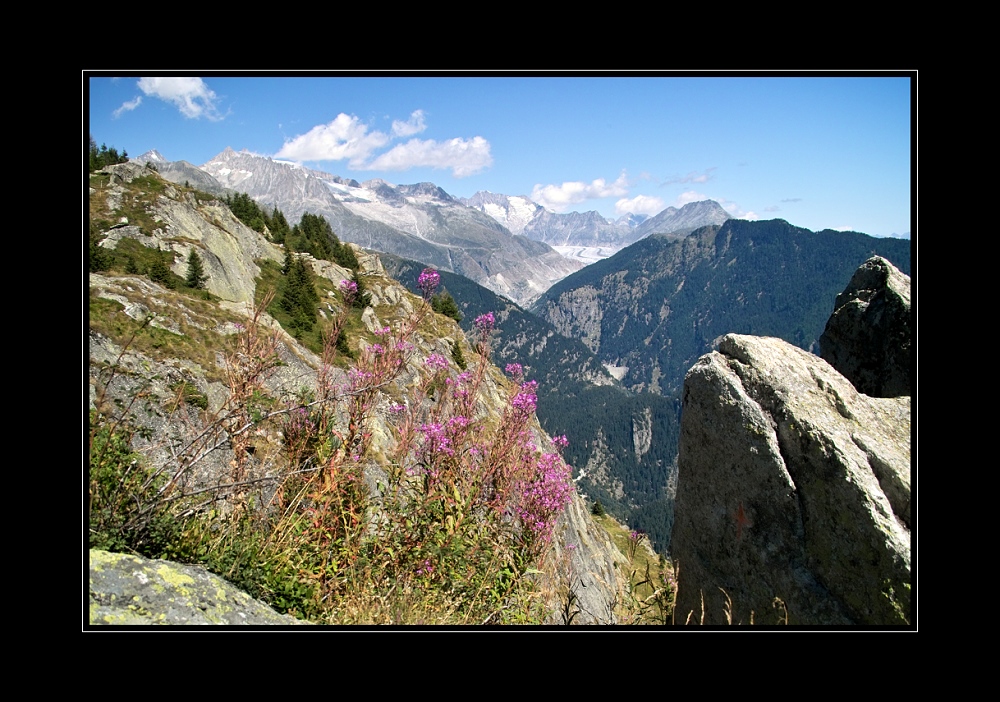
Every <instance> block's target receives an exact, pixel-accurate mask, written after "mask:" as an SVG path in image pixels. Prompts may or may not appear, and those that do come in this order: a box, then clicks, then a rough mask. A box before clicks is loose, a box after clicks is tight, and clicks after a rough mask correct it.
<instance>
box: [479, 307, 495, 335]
mask: <svg viewBox="0 0 1000 702" xmlns="http://www.w3.org/2000/svg"><path fill="white" fill-rule="evenodd" d="M475 325H476V329H477V330H478V331H479V333H480V334H489V333H490V332H491V331H493V327H494V326H496V319H495V318H494V317H493V313H492V312H487V313H486V314H481V315H479V316H478V317H476V321H475Z"/></svg>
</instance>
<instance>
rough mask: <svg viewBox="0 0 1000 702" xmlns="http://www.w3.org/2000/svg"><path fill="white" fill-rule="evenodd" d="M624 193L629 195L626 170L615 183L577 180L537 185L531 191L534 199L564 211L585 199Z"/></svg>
mask: <svg viewBox="0 0 1000 702" xmlns="http://www.w3.org/2000/svg"><path fill="white" fill-rule="evenodd" d="M624 195H628V182H627V181H626V179H625V173H624V172H622V174H621V175H620V176H618V179H617V180H616V181H614V182H613V183H608V182H607V181H606V180H604V178H598V179H596V180H592V181H591V182H590V183H584V182H583V181H579V180H576V181H569V182H566V183H563V184H562V185H536V186H535V187H534V189H532V191H531V199H532V200H534V201H535V202H537V203H538V204H539V205H541V206H542V207H545V208H547V209H550V210H552V211H554V212H562V211H563V210H565V209H566V208H567V207H569V206H570V205H575V204H577V203H579V202H583V201H584V200H593V199H597V198H602V197H622V196H624Z"/></svg>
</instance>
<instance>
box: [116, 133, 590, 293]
mask: <svg viewBox="0 0 1000 702" xmlns="http://www.w3.org/2000/svg"><path fill="white" fill-rule="evenodd" d="M134 160H136V161H140V162H145V161H150V162H152V163H154V164H155V165H156V166H157V168H158V170H160V172H161V173H162V174H163V175H164V177H166V178H167V179H168V180H172V181H174V182H184V181H189V182H190V183H192V184H197V187H199V188H202V189H205V190H207V191H208V192H211V193H215V194H218V193H221V192H243V193H246V194H248V195H249V196H250V197H252V198H253V199H254V200H256V201H257V202H258V203H260V204H261V205H263V206H265V207H278V209H280V210H281V211H282V212H283V213H284V215H285V217H286V219H287V220H288V221H289V222H291V223H295V222H297V221H298V220H299V219H300V218H301V216H302V214H304V213H306V212H309V213H311V214H317V215H322V216H323V217H325V218H326V219H327V221H329V223H330V225H331V226H332V227H333V230H334V232H335V233H336V234H337V236H338V237H340V239H342V240H343V241H350V242H353V243H356V244H358V245H360V246H364V247H366V248H369V249H374V250H376V251H383V252H387V253H391V254H395V255H398V256H403V257H406V258H410V259H415V260H418V261H420V262H422V263H424V264H426V265H430V266H433V267H435V268H438V269H440V270H445V271H453V272H455V273H459V274H461V275H464V276H466V277H468V278H470V279H472V280H475V281H476V282H478V283H481V284H482V285H484V286H486V287H487V288H489V289H491V290H493V291H494V292H497V293H499V294H501V295H504V296H506V297H508V298H510V299H512V300H514V301H516V302H519V303H521V304H527V303H530V302H531V301H532V300H534V299H535V298H536V297H538V295H540V294H541V293H542V292H544V291H545V290H546V289H548V287H549V286H550V285H551V284H552V283H553V282H555V281H557V280H560V279H562V278H563V277H565V276H566V275H568V274H570V273H572V272H574V271H576V270H579V269H580V268H581V267H582V265H583V264H581V263H579V262H576V261H572V260H570V259H567V258H565V257H563V256H561V255H559V254H558V253H557V252H556V251H554V250H553V249H552V248H551V247H550V246H548V245H546V244H544V243H542V242H538V241H534V240H532V239H529V238H526V237H521V236H515V235H513V234H512V233H511V232H510V231H509V230H508V229H507V228H506V227H504V226H503V225H501V224H500V223H498V222H497V221H496V220H495V219H493V218H492V217H489V216H487V215H485V214H483V213H482V212H480V211H478V210H476V209H473V208H470V207H466V206H465V205H463V204H462V203H461V202H459V201H458V200H456V199H455V198H453V197H451V196H450V195H449V194H448V193H446V192H445V191H444V190H442V189H441V188H439V187H438V186H436V185H434V184H433V183H417V184H414V185H398V186H397V185H393V184H392V183H388V182H386V181H383V180H380V179H374V180H369V181H365V182H364V183H359V182H357V181H355V180H350V179H345V178H341V177H339V176H335V175H331V174H329V173H325V172H323V171H316V170H312V169H309V168H305V167H303V166H300V165H298V164H295V163H290V162H286V161H277V160H274V159H271V158H269V157H266V156H259V155H256V154H251V153H249V152H246V151H242V152H236V151H233V150H232V149H230V148H227V149H226V150H225V151H223V152H222V153H220V154H218V155H217V156H215V157H214V158H212V159H211V160H210V161H209V162H208V163H205V164H204V165H203V166H201V168H200V169H195V167H193V166H191V165H190V164H187V163H186V162H183V161H181V162H170V161H167V160H166V159H165V158H163V156H162V155H160V154H158V153H157V152H147V153H146V154H143V155H142V156H139V157H138V158H136V159H134ZM198 170H200V173H201V174H207V175H208V176H211V178H213V179H214V181H215V183H211V182H208V181H205V180H204V176H203V175H201V174H196V171H198Z"/></svg>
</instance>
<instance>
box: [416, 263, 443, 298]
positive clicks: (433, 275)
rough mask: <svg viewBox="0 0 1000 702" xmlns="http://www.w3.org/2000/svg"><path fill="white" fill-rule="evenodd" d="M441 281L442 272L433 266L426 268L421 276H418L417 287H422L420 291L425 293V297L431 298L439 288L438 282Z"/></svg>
mask: <svg viewBox="0 0 1000 702" xmlns="http://www.w3.org/2000/svg"><path fill="white" fill-rule="evenodd" d="M440 282H441V274H440V273H438V272H437V271H436V270H434V269H433V268H425V269H424V271H423V273H421V274H420V277H419V278H417V287H418V288H420V292H422V293H423V295H424V299H425V300H427V299H430V297H431V295H433V294H434V291H435V290H437V287H438V284H439V283H440Z"/></svg>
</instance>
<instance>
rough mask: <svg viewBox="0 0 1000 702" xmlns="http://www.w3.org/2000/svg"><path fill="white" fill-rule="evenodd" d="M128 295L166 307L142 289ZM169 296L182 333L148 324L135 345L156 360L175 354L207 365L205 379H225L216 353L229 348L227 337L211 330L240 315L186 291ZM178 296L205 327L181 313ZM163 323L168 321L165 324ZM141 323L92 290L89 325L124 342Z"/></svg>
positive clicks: (113, 301)
mask: <svg viewBox="0 0 1000 702" xmlns="http://www.w3.org/2000/svg"><path fill="white" fill-rule="evenodd" d="M128 295H129V297H130V298H131V301H132V302H136V303H139V304H143V305H145V307H146V308H147V309H156V310H161V309H164V308H162V307H160V306H158V305H154V304H153V302H152V301H151V300H149V299H148V298H145V297H144V296H143V295H142V294H141V293H138V292H133V293H129V294H128ZM167 296H168V297H169V298H171V303H172V304H170V305H169V306H168V307H167V308H166V309H167V310H169V312H168V314H176V315H177V316H178V319H176V320H174V321H175V322H176V325H177V328H178V330H179V331H180V332H181V333H180V334H178V333H175V332H172V331H169V330H167V329H161V328H160V327H157V326H153V325H146V326H145V327H144V328H142V329H141V331H139V333H138V334H137V336H136V338H135V340H134V341H133V342H132V348H133V349H134V350H136V351H139V352H141V353H144V354H146V355H148V356H150V357H152V358H155V359H156V360H161V361H163V360H169V359H175V358H176V359H183V360H188V361H192V362H194V363H197V364H198V365H199V366H201V367H202V368H203V369H204V371H205V379H206V380H208V381H210V382H211V381H217V380H222V379H223V378H222V370H221V369H220V368H218V366H217V364H216V354H217V353H218V352H220V351H223V350H224V349H225V348H226V344H227V337H226V336H225V335H223V334H219V333H218V332H215V331H212V330H213V329H214V328H216V327H218V326H220V325H222V324H224V323H226V322H236V321H238V320H239V319H240V318H239V317H236V316H234V315H232V314H230V313H228V312H226V311H224V310H222V309H221V308H219V307H218V306H217V305H215V304H213V303H211V302H207V301H204V300H198V299H192V298H190V297H188V296H186V295H184V294H183V293H177V292H168V293H167ZM178 300H182V302H181V304H182V305H183V308H184V309H186V310H187V311H188V312H189V313H190V315H191V317H193V318H194V319H196V320H197V322H198V324H199V325H200V326H202V327H205V328H198V326H195V325H194V324H190V323H188V321H187V319H185V315H182V314H179V306H178V304H177V303H178ZM166 321H167V320H165V319H162V315H161V322H160V323H164V322H166ZM164 326H168V325H167V324H164ZM140 327H142V322H141V321H140V320H135V319H132V318H131V317H129V316H128V315H126V314H125V312H124V307H123V305H122V304H121V303H120V302H117V301H115V300H109V299H107V298H103V297H99V296H98V295H97V294H96V292H95V291H94V290H91V293H90V328H91V329H92V330H94V331H96V332H98V333H100V334H102V335H104V336H106V337H108V338H110V339H111V340H112V341H115V342H116V343H119V344H123V343H125V342H127V341H128V340H129V338H130V337H131V336H132V334H133V333H135V332H136V330H137V329H139V328H140Z"/></svg>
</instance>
